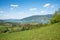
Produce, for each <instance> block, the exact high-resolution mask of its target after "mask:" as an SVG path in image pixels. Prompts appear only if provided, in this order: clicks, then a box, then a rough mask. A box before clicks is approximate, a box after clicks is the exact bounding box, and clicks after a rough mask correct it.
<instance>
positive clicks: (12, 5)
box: [10, 4, 19, 8]
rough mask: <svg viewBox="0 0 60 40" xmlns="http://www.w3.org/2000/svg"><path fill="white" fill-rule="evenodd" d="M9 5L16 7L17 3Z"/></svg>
mask: <svg viewBox="0 0 60 40" xmlns="http://www.w3.org/2000/svg"><path fill="white" fill-rule="evenodd" d="M10 6H11V7H14V8H16V7H18V6H19V5H17V4H11V5H10Z"/></svg>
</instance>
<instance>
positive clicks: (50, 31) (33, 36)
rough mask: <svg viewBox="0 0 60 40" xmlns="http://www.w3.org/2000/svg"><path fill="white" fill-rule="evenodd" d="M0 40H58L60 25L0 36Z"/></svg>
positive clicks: (59, 39) (59, 38)
mask: <svg viewBox="0 0 60 40" xmlns="http://www.w3.org/2000/svg"><path fill="white" fill-rule="evenodd" d="M0 40H60V23H56V24H53V25H50V26H47V27H42V28H39V29H33V30H26V31H22V32H13V33H3V34H0Z"/></svg>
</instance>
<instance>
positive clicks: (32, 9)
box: [29, 8, 37, 11]
mask: <svg viewBox="0 0 60 40" xmlns="http://www.w3.org/2000/svg"><path fill="white" fill-rule="evenodd" d="M29 10H30V11H35V10H37V8H30V9H29Z"/></svg>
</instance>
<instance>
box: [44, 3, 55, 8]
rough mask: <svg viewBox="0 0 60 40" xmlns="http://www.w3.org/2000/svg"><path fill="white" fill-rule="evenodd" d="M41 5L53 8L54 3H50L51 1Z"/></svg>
mask: <svg viewBox="0 0 60 40" xmlns="http://www.w3.org/2000/svg"><path fill="white" fill-rule="evenodd" d="M43 7H46V8H47V7H51V8H54V5H52V4H51V3H46V4H44V6H43Z"/></svg>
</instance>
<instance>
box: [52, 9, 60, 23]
mask: <svg viewBox="0 0 60 40" xmlns="http://www.w3.org/2000/svg"><path fill="white" fill-rule="evenodd" d="M58 22H60V8H59V9H58V10H57V11H56V12H55V14H54V15H53V18H52V19H51V23H58Z"/></svg>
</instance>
